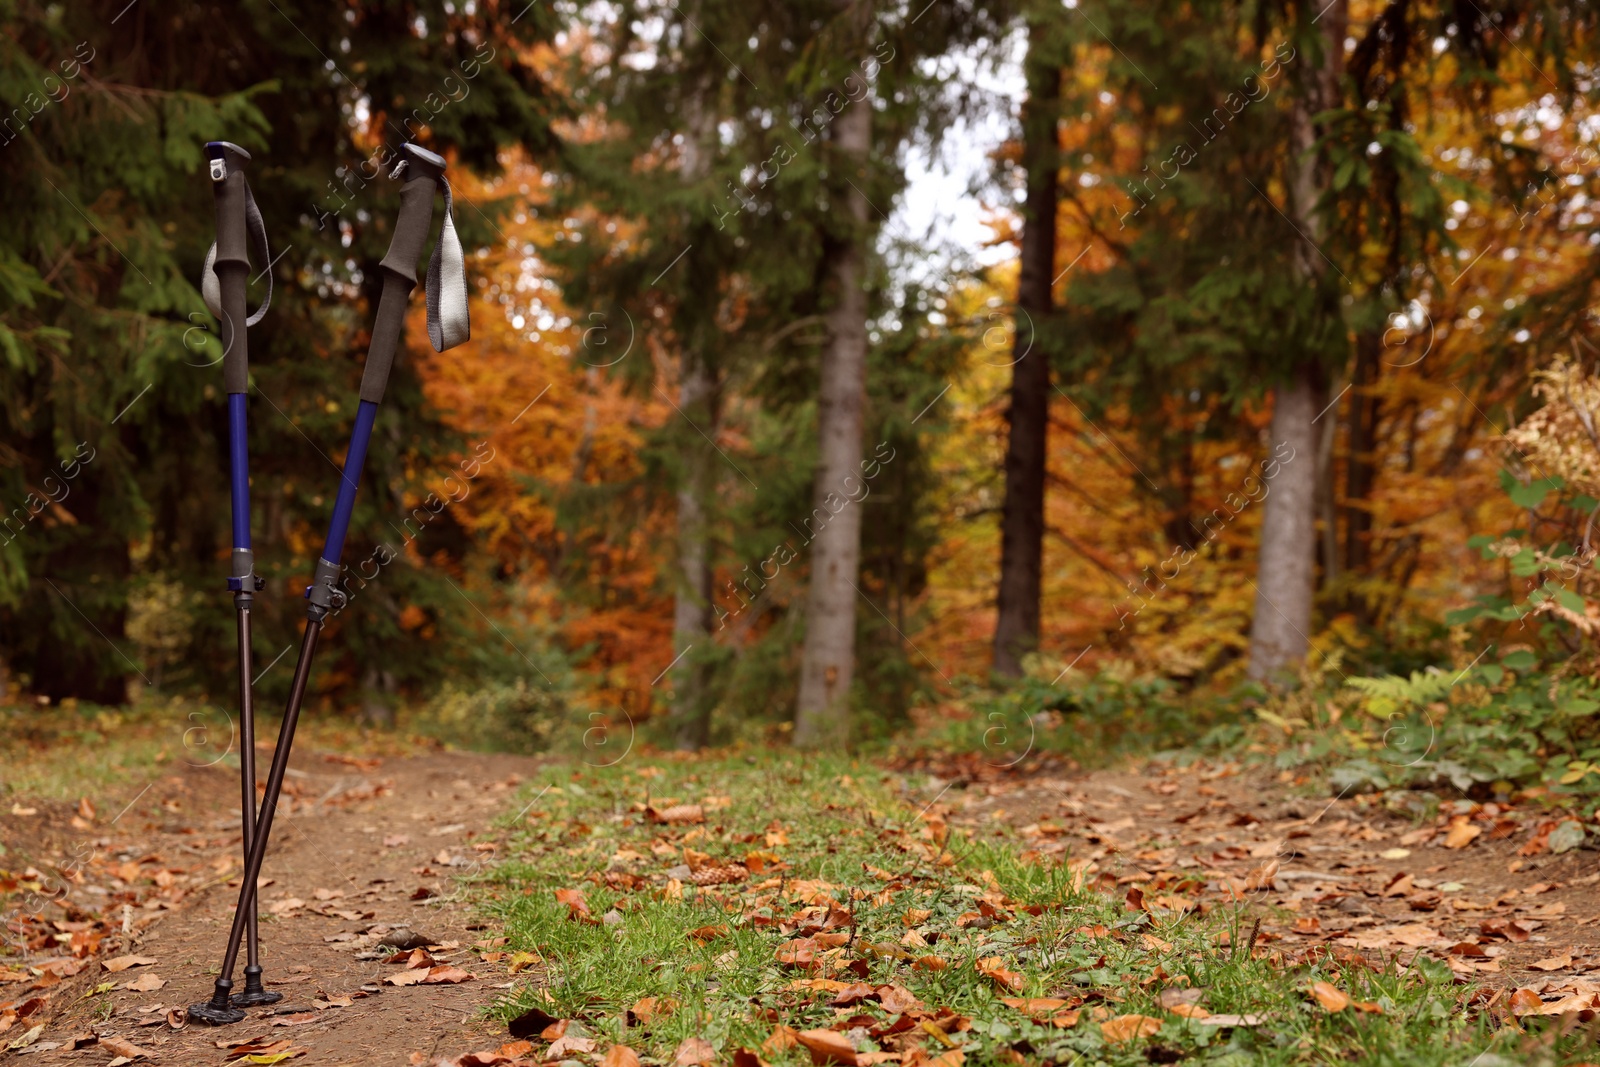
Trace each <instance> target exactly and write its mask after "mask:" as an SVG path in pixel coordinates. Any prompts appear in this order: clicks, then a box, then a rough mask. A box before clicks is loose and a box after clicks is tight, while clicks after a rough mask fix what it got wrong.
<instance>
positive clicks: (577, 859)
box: [0, 743, 1600, 1067]
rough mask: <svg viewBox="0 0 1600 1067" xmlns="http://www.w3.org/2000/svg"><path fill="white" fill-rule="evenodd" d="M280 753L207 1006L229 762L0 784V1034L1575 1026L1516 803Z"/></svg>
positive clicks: (386, 1053) (1143, 1041)
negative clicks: (81, 792) (246, 934)
mask: <svg viewBox="0 0 1600 1067" xmlns="http://www.w3.org/2000/svg"><path fill="white" fill-rule="evenodd" d="M263 758H265V757H263ZM292 770H293V773H292V774H291V777H290V779H289V781H288V788H287V790H286V804H285V805H284V806H283V807H281V808H280V813H279V817H278V825H277V827H276V828H275V831H274V847H273V849H272V851H271V853H270V855H269V859H268V864H267V868H268V869H267V870H266V872H265V874H264V879H265V881H264V883H263V885H262V888H261V912H262V926H261V928H262V943H263V955H264V962H265V964H266V967H267V971H266V973H267V979H268V988H270V989H274V990H276V991H278V992H281V993H282V994H283V995H284V1000H283V1001H282V1002H281V1003H279V1004H278V1005H275V1006H273V1007H272V1008H262V1009H256V1010H254V1011H253V1012H252V1013H251V1016H250V1017H249V1018H248V1019H247V1020H246V1021H245V1022H243V1023H240V1024H237V1025H234V1026H230V1027H226V1028H221V1029H213V1028H207V1027H201V1026H196V1025H194V1024H184V1023H183V1021H182V1009H183V1008H184V1007H185V1006H186V1005H188V1004H190V1003H192V1002H195V1001H198V1000H203V999H205V998H206V996H207V995H208V994H209V992H210V989H211V982H212V979H213V977H214V974H215V968H216V966H217V962H218V956H219V954H220V950H221V948H222V941H223V939H224V937H225V933H226V929H227V925H226V924H227V921H228V919H229V918H230V916H231V912H232V907H233V903H234V900H235V897H236V894H237V891H238V886H237V876H238V870H239V866H240V863H239V857H238V852H239V820H238V815H237V811H238V803H239V801H238V794H237V784H236V783H237V778H236V775H235V774H234V772H233V771H231V770H230V769H228V768H227V767H226V766H210V767H204V766H193V765H191V763H190V762H188V761H184V760H179V761H175V762H169V763H167V764H166V765H164V766H161V767H160V768H159V773H155V774H153V775H151V776H150V777H149V779H148V781H139V780H124V781H117V780H114V779H113V780H110V781H96V782H95V784H94V788H95V789H96V790H98V792H97V793H96V795H94V796H92V797H84V798H83V799H82V802H78V801H72V800H67V799H63V796H65V795H70V794H69V793H63V790H64V789H70V785H68V786H63V785H61V784H60V783H58V784H57V787H56V788H55V789H53V790H49V789H44V788H42V787H41V788H40V795H39V796H38V797H37V798H35V797H32V796H30V795H28V793H27V792H25V791H24V792H12V793H10V794H9V795H7V796H5V798H4V808H3V809H0V820H3V821H0V827H3V832H0V845H3V846H4V852H3V853H0V907H3V908H4V911H5V915H6V920H7V930H6V937H7V940H8V952H11V953H12V954H10V955H7V956H0V1031H3V1033H0V1049H3V1050H4V1051H0V1060H3V1059H12V1058H15V1059H16V1060H17V1061H18V1062H22V1063H29V1062H31V1063H40V1064H48V1063H81V1064H96V1065H99V1064H121V1063H132V1062H135V1061H137V1062H149V1063H164V1062H165V1063H185V1064H188V1063H217V1064H223V1063H227V1062H241V1063H275V1062H288V1061H293V1062H294V1063H296V1064H300V1063H304V1064H397V1065H399V1064H406V1065H415V1064H430V1065H431V1064H436V1063H439V1062H441V1061H442V1062H444V1063H448V1064H455V1065H459V1067H488V1065H492V1064H511V1063H540V1062H554V1061H561V1062H565V1063H568V1064H569V1065H574V1064H586V1063H596V1062H598V1063H600V1064H602V1067H634V1065H635V1064H636V1063H637V1062H643V1063H660V1064H672V1065H673V1067H697V1065H701V1064H711V1063H717V1064H722V1063H729V1062H731V1063H733V1064H734V1065H735V1067H761V1065H762V1064H773V1065H778V1064H788V1063H799V1062H802V1061H805V1060H809V1061H811V1062H815V1063H827V1062H835V1063H845V1064H858V1065H860V1067H867V1065H871V1064H879V1063H890V1062H893V1063H904V1064H908V1065H918V1064H924V1063H930V1062H931V1063H933V1064H935V1065H936V1067H960V1065H961V1064H962V1063H963V1061H964V1060H966V1059H970V1060H972V1062H973V1063H974V1064H977V1063H1022V1062H1040V1061H1049V1062H1057V1063H1064V1062H1069V1061H1073V1060H1076V1059H1078V1058H1082V1057H1087V1058H1088V1060H1090V1061H1098V1062H1105V1063H1113V1064H1120V1063H1127V1064H1135V1063H1141V1064H1142V1063H1150V1062H1155V1063H1171V1062H1179V1061H1193V1062H1207V1063H1280V1062H1281V1063H1299V1062H1331V1061H1333V1060H1340V1061H1350V1062H1373V1063H1376V1062H1384V1061H1385V1058H1386V1057H1387V1058H1389V1059H1391V1060H1393V1061H1394V1062H1407V1063H1419V1064H1422V1063H1439V1064H1446V1063H1449V1064H1460V1065H1462V1067H1465V1065H1466V1064H1468V1063H1474V1062H1476V1063H1477V1067H1494V1065H1495V1064H1496V1063H1500V1064H1504V1063H1506V1062H1531V1060H1533V1059H1539V1060H1540V1061H1541V1062H1548V1063H1552V1064H1555V1063H1575V1062H1579V1060H1580V1059H1581V1058H1582V1057H1583V1056H1584V1055H1585V1053H1583V1052H1582V1051H1581V1050H1582V1049H1584V1048H1585V1047H1589V1048H1591V1050H1592V1045H1593V1041H1594V1036H1595V1035H1594V1033H1593V1030H1594V1028H1595V1027H1596V1026H1600V1023H1595V1022H1594V1021H1593V1020H1594V1017H1595V1008H1596V1007H1597V1006H1600V1000H1597V999H1596V997H1597V996H1600V921H1597V920H1600V891H1597V882H1600V870H1597V863H1596V853H1594V852H1592V851H1584V850H1577V851H1572V852H1567V853H1565V854H1562V855H1552V854H1551V853H1550V851H1549V848H1548V844H1547V842H1548V837H1549V834H1550V832H1551V825H1552V820H1550V819H1549V818H1547V817H1546V816H1545V813H1544V812H1543V810H1542V809H1540V808H1539V807H1537V806H1536V804H1535V803H1534V802H1531V801H1530V802H1525V803H1523V804H1522V805H1520V806H1511V805H1506V806H1501V807H1494V806H1490V805H1477V804H1467V803H1465V802H1461V804H1460V805H1459V806H1460V808H1461V810H1459V811H1457V810H1455V808H1454V807H1452V806H1451V805H1450V803H1449V802H1446V805H1445V807H1444V808H1443V809H1442V810H1440V811H1439V812H1438V813H1437V814H1433V813H1431V812H1429V813H1424V814H1425V816H1426V817H1423V816H1421V815H1418V814H1415V813H1412V812H1409V811H1407V810H1405V809H1404V808H1403V807H1402V806H1401V805H1400V804H1399V803H1398V801H1399V800H1401V799H1404V798H1403V797H1391V798H1389V800H1388V802H1387V803H1385V802H1384V800H1383V799H1381V798H1373V797H1352V798H1342V799H1339V800H1337V801H1334V802H1332V803H1330V800H1331V799H1332V798H1327V797H1323V798H1317V797H1311V796H1304V795H1300V794H1299V793H1298V792H1297V788H1296V783H1295V782H1293V781H1292V780H1284V779H1282V778H1281V777H1280V776H1279V775H1278V774H1276V773H1275V772H1271V771H1266V770H1259V769H1252V768H1251V767H1248V766H1241V765H1237V764H1228V763H1222V764H1204V763H1195V764H1191V765H1189V766H1187V767H1178V766H1176V765H1173V764H1170V763H1151V764H1148V765H1144V766H1141V767H1136V768H1133V769H1128V770H1118V771H1094V772H1079V771H1073V770H1069V769H1067V768H1066V767H1065V766H1064V765H1062V764H1058V763H1051V762H1050V761H1048V760H1038V759H1033V760H1030V761H1027V762H1026V763H1024V764H1023V765H1022V766H1021V767H1019V768H1013V769H1010V770H1004V769H1000V768H996V767H993V766H991V765H989V764H987V763H983V762H982V761H981V760H978V759H976V758H949V759H939V760H932V761H915V760H913V761H901V762H898V763H896V764H895V765H893V766H890V767H884V766H882V765H874V764H870V763H864V762H851V761H847V760H844V759H842V758H822V759H801V758H799V757H797V756H796V755H794V754H792V753H788V752H782V751H778V752H773V751H766V750H761V751H753V752H751V753H749V754H741V755H738V756H732V757H729V756H723V757H716V758H708V759H704V760H700V761H696V762H689V761H685V760H682V759H678V758H673V757H666V756H652V755H650V754H648V753H639V752H635V753H634V754H633V755H632V757H631V758H629V759H628V760H626V761H624V762H622V763H621V764H619V765H618V766H616V767H612V768H605V769H601V768H594V767H589V766H584V765H582V764H578V763H567V762H554V761H545V762H540V761H535V760H531V759H525V758H518V757H510V756H495V755H479V754H465V753H450V752H437V751H434V752H426V751H424V752H420V753H415V752H414V753H412V754H401V755H386V756H381V757H369V756H366V755H361V756H354V755H350V754H349V752H348V750H328V749H326V748H319V747H318V746H316V745H315V744H311V743H307V744H306V746H305V747H304V748H303V749H302V748H301V746H299V745H297V747H296V755H295V761H294V767H293V768H292ZM51 794H54V796H52V795H51ZM1474 831H1476V832H1474ZM1063 861H1064V862H1063ZM52 897H54V898H59V899H57V900H55V902H47V898H52ZM385 941H387V942H389V944H388V945H385V944H384V942H385ZM23 942H26V944H27V948H28V950H27V952H26V953H25V954H23V955H19V954H16V953H15V952H14V951H12V950H16V949H19V948H20V947H21V943H23ZM396 942H399V943H400V944H402V945H405V946H412V945H418V946H422V947H421V948H420V950H409V951H406V950H401V949H397V948H395V947H393V946H394V944H395V943H396ZM237 984H238V985H242V980H240V981H238V982H237ZM1542 1016H1549V1017H1548V1018H1543V1017H1542ZM508 1023H509V1024H510V1025H509V1028H508ZM1585 1041H1587V1042H1589V1045H1588V1046H1585V1044H1584V1042H1585ZM474 1050H477V1051H476V1052H474ZM1496 1056H1504V1057H1507V1059H1505V1060H1496V1059H1495V1057H1496ZM1396 1057H1398V1058H1396Z"/></svg>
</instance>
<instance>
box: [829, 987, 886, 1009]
mask: <svg viewBox="0 0 1600 1067" xmlns="http://www.w3.org/2000/svg"><path fill="white" fill-rule="evenodd" d="M877 995H878V994H877V990H875V989H873V988H872V987H871V986H869V985H867V984H866V983H865V982H854V983H852V984H850V985H847V986H845V987H844V988H843V989H841V990H839V992H838V993H836V994H834V996H833V999H831V1000H829V1001H828V1004H829V1005H830V1006H832V1007H835V1008H848V1007H850V1006H851V1005H852V1004H859V1003H861V1002H862V1001H863V1000H867V999H868V998H870V997H875V996H877Z"/></svg>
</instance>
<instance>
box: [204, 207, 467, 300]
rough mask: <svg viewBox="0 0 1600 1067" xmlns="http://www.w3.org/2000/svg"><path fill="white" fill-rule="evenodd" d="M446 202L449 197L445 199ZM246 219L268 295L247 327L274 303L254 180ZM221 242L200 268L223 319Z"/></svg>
mask: <svg viewBox="0 0 1600 1067" xmlns="http://www.w3.org/2000/svg"><path fill="white" fill-rule="evenodd" d="M445 200H446V203H448V202H449V197H448V196H447V197H446V198H445ZM244 221H245V227H246V228H247V229H248V230H249V231H250V244H251V245H252V246H253V251H254V252H255V254H256V256H257V258H259V259H260V260H261V263H262V264H263V267H262V272H263V273H264V274H265V275H266V278H267V295H266V296H265V297H264V298H263V299H262V301H261V306H260V307H258V308H256V310H255V313H254V314H253V315H251V316H250V317H249V318H247V319H246V320H245V326H247V327H248V326H254V325H255V324H256V323H258V322H260V321H261V318H262V316H263V315H265V314H266V313H267V308H269V307H271V306H272V270H271V268H270V264H271V263H272V253H271V252H270V251H269V250H268V248H267V224H266V221H265V220H263V219H262V217H261V209H260V208H258V207H256V198H255V194H254V193H252V192H251V191H250V183H249V182H245V185H244ZM216 262H217V243H216V242H215V241H213V242H211V247H210V248H209V249H208V250H207V251H206V263H205V266H204V267H202V268H201V269H200V298H201V299H202V300H204V301H205V303H206V309H207V310H209V311H210V312H211V314H213V315H215V316H216V317H217V318H219V319H220V318H222V283H221V282H220V281H218V280H217V271H216Z"/></svg>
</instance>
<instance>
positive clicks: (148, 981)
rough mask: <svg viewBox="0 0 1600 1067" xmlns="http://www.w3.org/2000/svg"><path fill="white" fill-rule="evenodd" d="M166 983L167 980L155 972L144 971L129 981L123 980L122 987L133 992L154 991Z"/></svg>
mask: <svg viewBox="0 0 1600 1067" xmlns="http://www.w3.org/2000/svg"><path fill="white" fill-rule="evenodd" d="M166 984H167V980H166V979H165V978H162V977H160V976H159V975H157V974H156V972H154V971H146V972H145V973H144V974H141V975H140V976H139V977H138V978H136V979H134V980H133V981H131V982H123V983H122V988H123V989H131V990H133V991H134V992H135V993H154V992H155V991H156V990H158V989H160V988H161V987H162V986H164V985H166Z"/></svg>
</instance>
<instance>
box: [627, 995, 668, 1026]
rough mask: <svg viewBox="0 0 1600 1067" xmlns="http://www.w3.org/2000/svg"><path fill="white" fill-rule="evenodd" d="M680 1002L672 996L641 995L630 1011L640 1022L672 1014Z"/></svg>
mask: <svg viewBox="0 0 1600 1067" xmlns="http://www.w3.org/2000/svg"><path fill="white" fill-rule="evenodd" d="M677 1006H678V1002H677V1001H676V1000H674V999H672V998H671V997H640V998H639V999H638V1000H637V1001H635V1002H634V1005H633V1007H631V1008H629V1009H628V1011H629V1013H630V1014H632V1015H633V1018H634V1020H635V1021H636V1022H638V1023H647V1022H649V1021H650V1020H651V1019H659V1018H661V1017H663V1016H666V1015H671V1014H672V1012H673V1009H675V1008H676V1007H677Z"/></svg>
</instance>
